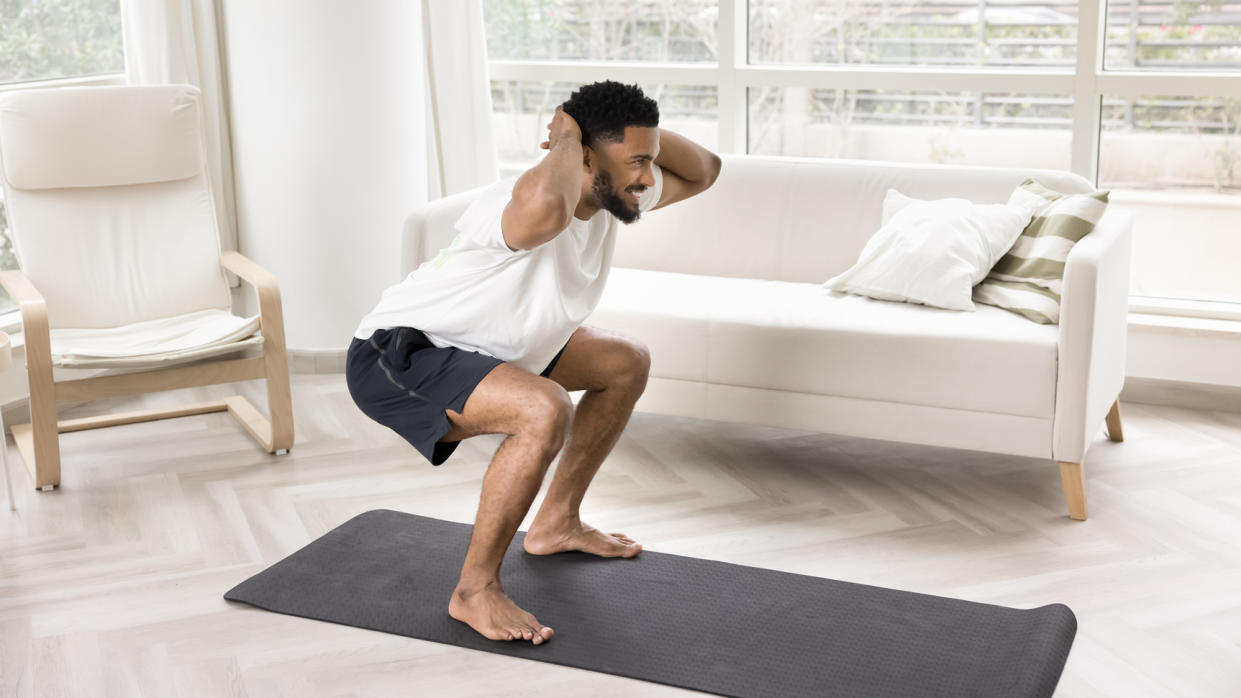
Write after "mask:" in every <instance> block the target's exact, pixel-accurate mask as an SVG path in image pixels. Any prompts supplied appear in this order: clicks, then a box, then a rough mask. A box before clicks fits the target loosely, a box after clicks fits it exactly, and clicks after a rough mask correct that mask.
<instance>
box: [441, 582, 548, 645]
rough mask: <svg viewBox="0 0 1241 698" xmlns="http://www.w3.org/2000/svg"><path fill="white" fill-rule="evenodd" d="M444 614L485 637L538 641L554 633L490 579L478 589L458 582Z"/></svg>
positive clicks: (540, 642)
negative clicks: (465, 586) (469, 587)
mask: <svg viewBox="0 0 1241 698" xmlns="http://www.w3.org/2000/svg"><path fill="white" fill-rule="evenodd" d="M448 615H450V616H452V617H453V618H456V619H457V620H459V621H461V622H462V623H465V624H466V625H468V626H470V627H471V628H474V629H475V630H477V631H478V632H479V633H480V634H481V635H482V636H483V637H485V638H487V639H488V640H529V641H531V642H533V643H534V644H536V645H541V644H543V643H544V642H547V641H548V640H550V639H552V635H554V634H555V631H554V630H552V629H551V628H549V627H547V626H545V625H543V624H541V623H539V621H538V620H536V619H535V617H534V616H532V615H530V614H529V613H526V612H525V611H523V610H521V609H520V608H519V607H518V606H517V604H515V603H513V600H512V599H510V598H509V597H508V596H507V595H505V593H504V589H503V588H501V587H500V583H499V582H491V583H490V584H487V585H486V586H484V587H482V588H481V589H480V588H473V589H467V588H464V587H462V586H461V585H460V584H458V585H457V588H456V589H454V590H453V592H452V600H451V601H449V602H448Z"/></svg>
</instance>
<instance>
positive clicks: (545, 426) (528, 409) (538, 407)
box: [522, 380, 573, 453]
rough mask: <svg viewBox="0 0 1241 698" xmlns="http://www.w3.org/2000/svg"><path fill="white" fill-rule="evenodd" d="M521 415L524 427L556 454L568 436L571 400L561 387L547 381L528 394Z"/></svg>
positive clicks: (570, 419) (570, 424) (571, 412)
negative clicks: (528, 397)
mask: <svg viewBox="0 0 1241 698" xmlns="http://www.w3.org/2000/svg"><path fill="white" fill-rule="evenodd" d="M522 416H523V420H522V422H523V427H524V429H523V430H524V431H525V432H526V433H527V434H528V435H530V436H532V437H535V438H537V439H538V440H539V442H540V443H541V444H542V446H543V447H544V449H546V450H548V451H551V452H553V453H555V452H558V451H559V450H560V448H561V447H562V446H564V442H565V439H567V438H568V436H569V428H570V426H572V423H573V400H572V399H570V398H569V393H568V392H567V391H565V389H564V388H562V387H560V386H559V385H558V384H556V383H555V382H553V381H550V380H548V381H546V382H545V383H543V384H542V385H540V387H539V389H538V390H536V391H534V392H533V393H532V394H531V396H530V399H529V400H528V402H527V403H526V406H525V409H524V410H523V415H522Z"/></svg>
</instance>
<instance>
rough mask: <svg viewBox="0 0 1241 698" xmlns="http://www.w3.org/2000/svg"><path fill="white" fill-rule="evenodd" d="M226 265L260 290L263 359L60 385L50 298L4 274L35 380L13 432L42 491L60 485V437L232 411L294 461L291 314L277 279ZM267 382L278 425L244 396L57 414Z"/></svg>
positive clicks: (227, 256) (239, 264)
mask: <svg viewBox="0 0 1241 698" xmlns="http://www.w3.org/2000/svg"><path fill="white" fill-rule="evenodd" d="M220 265H221V266H223V267H224V268H225V269H228V270H229V271H231V272H233V273H234V274H236V275H237V276H239V277H241V279H242V280H244V281H246V282H248V283H249V284H250V285H252V286H254V288H255V290H256V291H257V292H258V300H259V324H260V330H261V332H262V334H263V344H262V347H263V355H262V356H258V357H253V358H247V359H223V360H216V361H211V362H204V363H197V364H194V365H190V366H181V367H172V368H162V369H156V370H148V371H141V372H135V373H124V374H119V375H112V376H97V377H94V378H86V379H82V380H71V381H61V382H59V383H57V382H55V381H54V380H53V378H52V350H51V335H50V329H49V325H48V318H47V305H46V303H45V302H44V300H43V296H42V295H41V294H40V293H39V291H38V290H37V289H35V287H34V285H33V284H32V283H31V282H30V280H29V279H28V278H27V277H26V275H25V274H24V273H22V272H21V271H20V270H13V271H3V272H0V285H2V286H4V288H5V289H6V290H7V291H8V292H9V295H10V296H11V297H12V298H13V300H14V302H16V303H17V305H18V307H19V308H20V309H21V317H22V328H23V332H24V334H25V341H26V369H27V374H28V376H29V380H30V423H29V424H17V425H14V426H13V428H12V431H13V440H14V441H16V442H17V450H18V451H19V452H20V453H21V456H22V460H23V461H24V462H25V463H26V469H27V470H28V471H29V472H30V479H31V482H33V483H34V486H35V488H36V489H51V488H53V487H56V486H58V485H60V441H59V435H60V434H62V433H66V432H71V431H81V430H84V429H98V428H101V427H108V426H115V425H119V424H133V423H137V422H150V421H155V420H159V419H170V418H172V417H185V416H188V415H195V414H206V413H208V412H224V411H227V412H229V413H230V414H232V415H233V417H235V418H236V419H237V421H238V422H240V423H241V426H242V427H244V428H245V430H246V431H247V432H249V434H250V435H251V436H252V437H254V439H255V440H256V441H257V442H258V443H259V445H261V446H262V447H263V448H264V449H265V450H266V451H267V452H268V453H275V454H278V455H279V454H282V453H287V452H288V451H289V449H291V448H292V447H293V398H292V392H291V389H290V386H289V363H288V356H287V352H286V350H285V340H284V314H283V311H282V309H281V304H280V288H279V286H278V285H277V284H276V277H275V276H273V275H272V274H271V273H269V272H268V271H267V270H265V269H263V268H262V267H260V266H259V265H258V264H255V263H254V262H253V261H251V260H250V259H247V258H246V257H245V256H243V255H241V254H239V253H237V252H225V253H223V254H222V255H220ZM259 378H262V379H265V380H266V381H267V408H268V412H269V414H270V415H271V419H270V421H269V420H268V419H264V418H263V415H262V414H261V413H260V412H259V411H258V410H257V409H255V407H254V405H252V404H250V401H249V400H247V399H246V398H245V397H243V396H241V395H233V396H229V397H226V398H224V399H223V400H214V401H211V402H201V403H196V404H191V405H183V406H181V407H176V408H169V409H162V410H144V411H139V412H127V413H122V414H111V415H103V416H99V417H89V418H84V419H70V420H65V421H58V420H57V416H56V406H57V405H58V404H61V403H66V402H82V401H86V400H98V399H103V398H110V397H121V396H126V395H142V394H145V393H155V392H160V391H163V390H175V389H179V388H192V387H198V386H203V385H215V384H219V383H233V382H236V381H244V380H255V379H259Z"/></svg>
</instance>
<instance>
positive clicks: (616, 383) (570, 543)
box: [525, 327, 650, 557]
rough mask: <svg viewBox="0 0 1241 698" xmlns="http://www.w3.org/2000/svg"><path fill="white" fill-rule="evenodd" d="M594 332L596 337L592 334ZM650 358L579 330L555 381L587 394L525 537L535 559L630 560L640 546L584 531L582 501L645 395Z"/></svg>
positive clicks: (612, 339) (601, 335) (626, 345)
mask: <svg viewBox="0 0 1241 698" xmlns="http://www.w3.org/2000/svg"><path fill="white" fill-rule="evenodd" d="M594 332H599V334H592V333H594ZM649 367H650V358H649V355H648V354H647V353H646V350H645V348H644V347H641V346H640V345H634V344H630V343H627V342H625V341H624V340H622V339H620V338H617V337H616V336H615V335H610V334H604V333H602V332H600V331H597V330H594V329H593V328H589V327H583V328H580V329H579V330H578V333H577V334H575V335H574V337H573V339H572V340H570V343H569V347H567V348H566V349H565V353H564V355H563V356H562V357H561V361H560V363H557V364H556V370H555V371H553V372H552V374H551V378H552V380H557V381H558V382H561V384H562V385H563V386H565V387H566V389H582V388H585V389H586V391H587V392H586V394H585V395H583V396H582V399H581V400H580V401H579V402H578V406H577V411H576V413H575V414H574V417H573V426H572V431H571V433H570V436H569V442H568V444H567V445H566V446H565V449H564V452H563V453H561V455H560V463H559V464H558V465H557V466H556V473H555V475H554V476H553V478H552V482H551V485H550V486H549V487H548V490H547V495H546V496H545V497H544V499H543V504H542V506H541V507H540V508H539V512H538V514H537V515H536V516H535V518H534V521H533V522H532V524H531V526H530V531H529V532H528V533H527V534H526V540H525V549H526V551H527V552H529V553H531V554H534V555H548V554H552V553H557V552H562V551H566V550H581V551H584V552H589V553H593V554H596V555H601V556H604V557H633V556H634V555H637V554H638V553H639V552H641V550H642V546H641V544H639V543H636V542H634V541H633V540H632V539H631V538H629V537H627V536H625V535H624V534H622V533H610V534H608V533H603V532H601V531H599V530H598V529H596V528H594V527H593V526H588V525H586V524H584V523H582V520H581V506H582V499H583V498H584V497H585V496H586V489H587V488H588V487H589V486H590V483H591V481H592V480H593V479H594V477H595V474H596V473H597V472H598V471H599V467H600V466H601V465H602V464H603V461H604V459H605V458H606V457H607V455H608V454H609V453H611V452H612V448H613V447H614V446H616V442H617V440H619V438H620V435H621V432H622V431H624V429H625V425H626V424H628V423H629V417H630V415H631V414H633V406H634V403H636V402H637V401H638V398H639V397H641V395H642V391H643V389H645V387H646V380H647V374H648V371H649Z"/></svg>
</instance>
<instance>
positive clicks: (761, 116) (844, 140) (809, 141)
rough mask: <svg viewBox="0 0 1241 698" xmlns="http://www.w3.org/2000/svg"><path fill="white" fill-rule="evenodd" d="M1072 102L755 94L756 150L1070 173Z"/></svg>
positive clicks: (884, 93) (792, 91) (901, 94)
mask: <svg viewBox="0 0 1241 698" xmlns="http://www.w3.org/2000/svg"><path fill="white" fill-rule="evenodd" d="M1071 106H1072V100H1071V99H1069V98H1068V97H1043V96H1036V95H1022V94H1011V93H1008V94H1005V93H998V94H992V93H982V92H915V91H890V90H844V89H806V88H800V87H793V88H778V89H776V88H768V89H761V88H752V89H751V90H750V128H749V135H750V142H749V152H751V153H756V154H760V155H803V156H807V155H808V156H817V157H831V158H851V159H858V160H889V161H900V162H920V163H968V164H971V165H990V166H996V167H1018V166H1019V167H1037V168H1045V169H1058V170H1067V169H1069V145H1070V140H1071V136H1072V133H1071V126H1072V114H1071Z"/></svg>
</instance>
